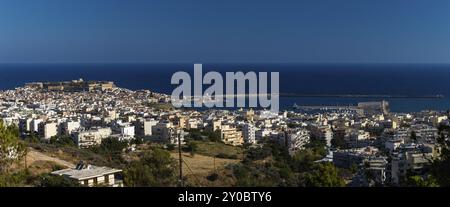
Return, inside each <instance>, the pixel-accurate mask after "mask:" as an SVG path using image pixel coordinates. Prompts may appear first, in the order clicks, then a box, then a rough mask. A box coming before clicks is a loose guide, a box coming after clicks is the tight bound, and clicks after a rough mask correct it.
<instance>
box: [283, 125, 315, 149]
mask: <svg viewBox="0 0 450 207" xmlns="http://www.w3.org/2000/svg"><path fill="white" fill-rule="evenodd" d="M309 141H310V132H309V131H308V130H306V129H298V130H295V131H293V132H289V133H288V136H287V147H288V151H289V154H290V155H294V154H295V153H296V152H297V150H302V149H304V147H305V145H306V144H307V143H309Z"/></svg>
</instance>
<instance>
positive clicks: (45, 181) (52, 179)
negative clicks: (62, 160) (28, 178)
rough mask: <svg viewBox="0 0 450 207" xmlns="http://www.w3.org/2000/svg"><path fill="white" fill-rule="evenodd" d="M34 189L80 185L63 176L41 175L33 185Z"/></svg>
mask: <svg viewBox="0 0 450 207" xmlns="http://www.w3.org/2000/svg"><path fill="white" fill-rule="evenodd" d="M35 186H36V187H80V186H81V185H80V184H79V183H78V182H76V181H75V180H72V179H70V178H67V177H64V176H56V175H50V174H43V175H41V176H39V177H38V180H37V182H36V183H35Z"/></svg>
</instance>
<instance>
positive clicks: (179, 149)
mask: <svg viewBox="0 0 450 207" xmlns="http://www.w3.org/2000/svg"><path fill="white" fill-rule="evenodd" d="M177 138H178V160H179V162H180V185H181V187H183V186H184V185H183V159H182V157H181V140H180V135H179V134H177Z"/></svg>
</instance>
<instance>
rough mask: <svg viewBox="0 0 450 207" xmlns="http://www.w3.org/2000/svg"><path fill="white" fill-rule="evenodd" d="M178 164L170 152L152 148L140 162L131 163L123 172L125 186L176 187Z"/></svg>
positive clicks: (142, 156)
mask: <svg viewBox="0 0 450 207" xmlns="http://www.w3.org/2000/svg"><path fill="white" fill-rule="evenodd" d="M176 167H177V164H176V162H175V160H174V159H172V158H171V157H170V154H169V152H167V151H166V150H163V149H159V148H155V147H154V148H151V149H149V150H148V151H146V152H145V153H144V154H143V155H141V157H140V160H137V161H133V162H131V163H130V164H129V165H128V166H127V167H126V168H125V169H124V172H123V176H124V184H125V185H126V186H129V187H141V186H152V187H158V186H175V185H176V180H177V179H176V173H175V172H176V171H175V169H176Z"/></svg>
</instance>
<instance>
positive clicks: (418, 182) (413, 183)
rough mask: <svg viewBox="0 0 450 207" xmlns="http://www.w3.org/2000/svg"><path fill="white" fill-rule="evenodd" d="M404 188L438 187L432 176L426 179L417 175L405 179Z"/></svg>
mask: <svg viewBox="0 0 450 207" xmlns="http://www.w3.org/2000/svg"><path fill="white" fill-rule="evenodd" d="M405 186H408V187H439V185H438V184H437V181H436V179H434V178H433V177H432V176H428V177H426V178H424V177H422V176H418V175H414V176H409V177H408V178H407V179H406V183H405Z"/></svg>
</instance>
